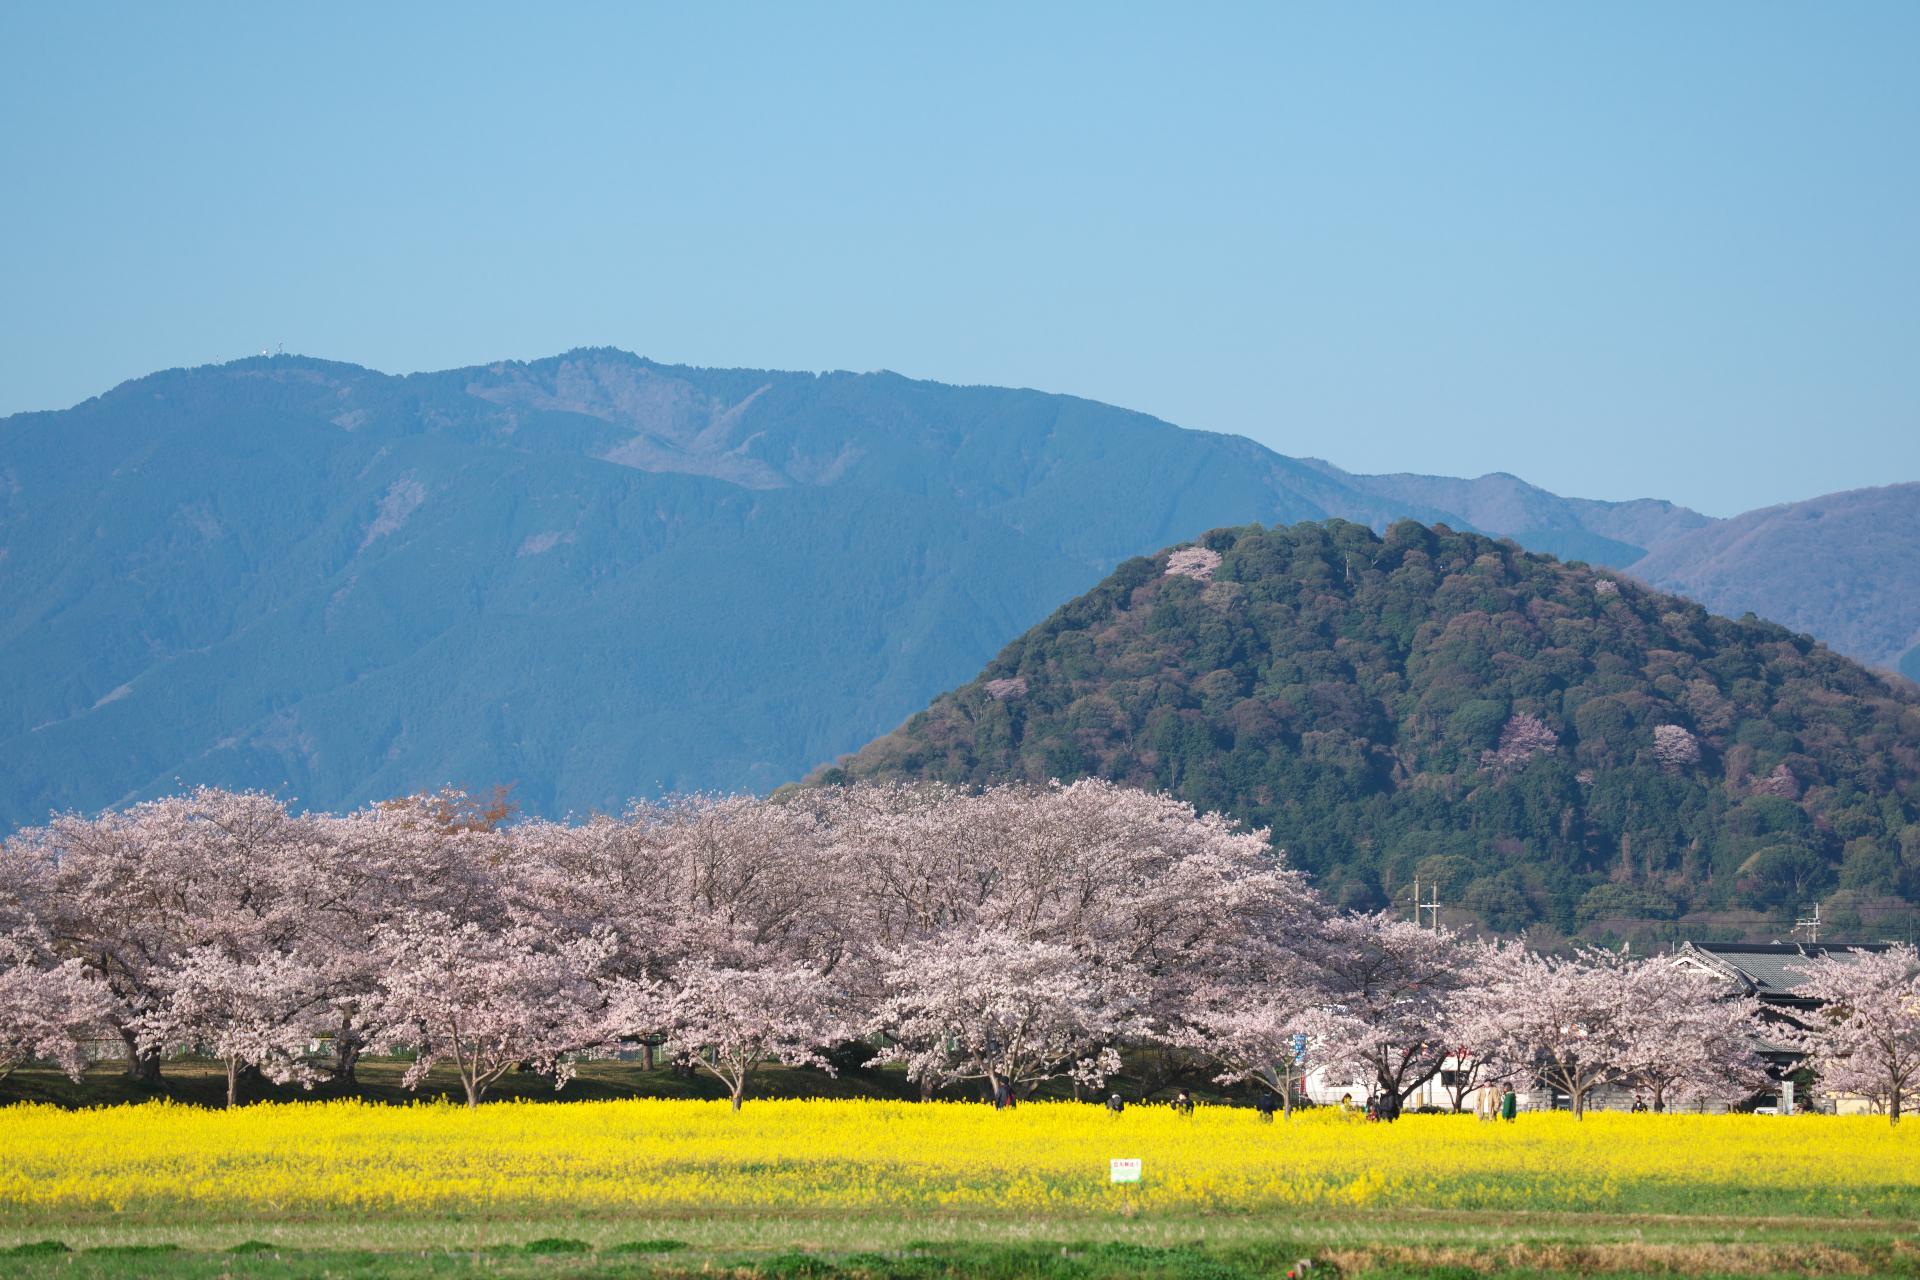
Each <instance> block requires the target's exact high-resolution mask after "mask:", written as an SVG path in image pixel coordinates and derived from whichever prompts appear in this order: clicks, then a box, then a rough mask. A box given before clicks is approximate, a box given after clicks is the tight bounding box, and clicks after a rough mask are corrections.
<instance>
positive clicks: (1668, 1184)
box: [0, 1101, 1920, 1225]
mask: <svg viewBox="0 0 1920 1280" xmlns="http://www.w3.org/2000/svg"><path fill="white" fill-rule="evenodd" d="M1114 1157H1138V1158H1140V1159H1141V1160H1143V1161H1144V1162H1145V1177H1144V1179H1143V1180H1142V1182H1141V1183H1140V1184H1139V1185H1138V1186H1137V1187H1133V1188H1128V1189H1122V1188H1119V1187H1114V1186H1111V1185H1109V1183H1108V1181H1107V1162H1108V1160H1109V1159H1111V1158H1114ZM0 1206H4V1209H0V1213H3V1214H4V1218H8V1219H14V1220H16V1221H23V1222H26V1223H29V1224H35V1225H37V1224H42V1223H48V1222H55V1221H60V1220H63V1219H73V1218H87V1217H89V1216H91V1215H92V1214H94V1213H99V1212H105V1213H108V1214H111V1215H112V1216H114V1217H115V1218H116V1219H117V1220H129V1219H133V1220H137V1219H140V1218H154V1219H164V1220H167V1221H175V1220H184V1219H190V1218H193V1217H197V1216H201V1215H206V1214H225V1213H243V1214H246V1215H249V1216H257V1217H258V1220H260V1221H261V1222H263V1223H269V1222H271V1221H272V1220H273V1219H275V1218H286V1219H293V1218H308V1217H311V1216H312V1215H314V1214H326V1213H328V1212H344V1213H364V1212H367V1211H373V1212H375V1213H384V1214H397V1215H403V1216H404V1215H410V1214H416V1213H418V1214H433V1213H443V1212H447V1211H450V1210H461V1211H467V1212H471V1211H485V1212H497V1213H502V1214H507V1213H517V1214H529V1213H539V1212H541V1211H546V1210H551V1211H557V1212H560V1213H564V1214H580V1215H589V1216H591V1215H600V1214H623V1213H624V1214H658V1213H670V1212H674V1211H680V1210H693V1209H698V1210H699V1211H701V1212H702V1213H711V1212H714V1211H744V1212H749V1213H752V1212H756V1211H761V1212H773V1213H790V1212H796V1211H828V1212H831V1211H845V1210H869V1209H872V1210H903V1209H911V1210H916V1211H926V1210H950V1211H956V1212H977V1211H992V1212H1003V1211H1011V1212H1022V1213H1030V1212H1044V1213H1046V1214H1048V1215H1067V1216H1073V1215H1086V1214H1093V1215H1105V1214H1108V1213H1112V1212H1115V1211H1118V1210H1120V1209H1121V1208H1122V1207H1123V1206H1124V1207H1126V1208H1129V1209H1132V1210H1141V1211H1149V1212H1171V1213H1192V1212H1229V1213H1231V1212H1238V1211H1256V1210H1286V1209H1289V1208H1375V1207H1378V1208H1385V1209H1415V1208H1417V1209H1454V1210H1474V1209H1502V1210H1547V1211H1561V1212H1567V1211H1571V1212H1615V1213H1618V1212H1633V1213H1702V1214H1726V1213H1738V1214H1741V1215H1757V1214H1776V1215H1795V1216H1811V1217H1836V1218H1841V1217H1859V1216H1861V1215H1864V1214H1872V1215H1874V1216H1876V1217H1878V1218H1880V1219H1882V1220H1885V1219H1887V1218H1893V1219H1902V1218H1906V1219H1911V1218H1920V1131H1916V1130H1915V1129H1914V1128H1913V1127H1912V1126H1905V1127H1901V1128H1893V1127H1890V1126H1888V1125H1887V1124H1886V1123H1885V1122H1884V1121H1880V1120H1874V1119H1871V1118H1864V1117H1863V1118H1857V1119H1856V1118H1831V1117H1806V1118H1799V1119H1785V1118H1780V1117H1771V1116H1679V1115H1622V1114H1602V1115H1595V1116H1592V1117H1590V1118H1589V1119H1588V1120H1587V1121H1585V1122H1584V1123H1575V1122H1574V1121H1573V1120H1572V1119H1571V1118H1569V1117H1567V1116H1564V1115H1559V1114H1553V1115H1530V1116H1523V1117H1521V1118H1520V1119H1519V1120H1518V1121H1517V1122H1514V1123H1512V1124H1489V1123H1482V1122H1479V1121H1476V1120H1474V1119H1472V1118H1470V1117H1461V1116H1412V1117H1408V1118H1407V1119H1405V1120H1403V1121H1402V1122H1400V1123H1398V1124H1394V1125H1375V1124H1367V1123H1364V1122H1362V1121H1358V1120H1355V1119H1351V1118H1348V1117H1346V1116H1344V1115H1342V1114H1341V1113H1338V1112H1332V1111H1323V1112H1315V1113H1309V1114H1306V1115H1302V1116H1298V1117H1295V1118H1294V1119H1292V1120H1290V1121H1288V1120H1280V1121H1275V1122H1273V1123H1262V1122H1260V1121H1259V1120H1258V1119H1257V1118H1256V1117H1255V1116H1253V1115H1252V1114H1251V1113H1250V1112H1248V1111H1246V1110H1242V1109H1229V1108H1217V1109H1203V1110H1201V1111H1200V1112H1199V1113H1198V1114H1196V1115H1194V1116H1193V1117H1191V1118H1186V1117H1182V1116H1180V1115H1178V1114H1176V1113H1174V1112H1172V1111H1170V1110H1168V1109H1164V1108H1149V1107H1136V1108H1132V1109H1130V1110H1128V1111H1127V1112H1126V1113H1125V1114H1124V1115H1121V1116H1118V1117H1114V1116H1110V1115H1108V1114H1107V1113H1106V1112H1105V1111H1103V1110H1102V1109H1099V1108H1096V1107H1092V1106H1085V1105H1080V1104H1075V1103H1042V1104H1032V1105H1029V1106H1025V1107H1021V1108H1018V1109H1017V1110H1015V1111H1013V1112H996V1111H993V1110H991V1109H988V1108H985V1107H980V1106H977V1105H959V1104H938V1103H936V1104H902V1103H890V1102H874V1101H767V1102H762V1103H759V1104H757V1105H756V1106H754V1107H751V1108H749V1109H748V1110H747V1111H745V1112H742V1113H730V1112H729V1110H728V1109H727V1107H726V1105H725V1104H724V1103H704V1102H678V1101H630V1102H606V1103H573V1104H529V1103H502V1104H499V1105H495V1106H491V1107H486V1108H482V1109H480V1110H478V1111H470V1110H468V1109H466V1108H461V1107H454V1106H446V1105H427V1106H415V1107H405V1108H393V1107H377V1106H366V1105H363V1104H359V1103H348V1102H331V1103H295V1104H272V1105H262V1106H257V1107H249V1108H246V1109H243V1110H239V1111H233V1112H226V1113H217V1112H208V1111H202V1110H198V1109H194V1108H186V1107H179V1106H172V1105H168V1104H151V1105H146V1106H138V1107H125V1108H110V1109H102V1110H94V1111H82V1112H70V1111H61V1110H57V1109H55V1108H51V1107H40V1106H25V1107H16V1108H11V1109H9V1110H7V1111H5V1112H0Z"/></svg>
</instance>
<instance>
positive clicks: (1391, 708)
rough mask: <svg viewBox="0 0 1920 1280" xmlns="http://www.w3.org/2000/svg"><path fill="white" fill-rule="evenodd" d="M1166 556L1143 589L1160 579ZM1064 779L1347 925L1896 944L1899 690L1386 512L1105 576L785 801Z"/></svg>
mask: <svg viewBox="0 0 1920 1280" xmlns="http://www.w3.org/2000/svg"><path fill="white" fill-rule="evenodd" d="M1170 564H1171V566H1172V567H1171V568H1170ZM1087 774H1099V775H1102V776H1105V777H1109V778H1114V779H1117V780H1121V781H1125V782H1129V783H1133V784H1136V785H1140V786H1147V787H1156V788H1162V789H1165V790H1168V791H1171V792H1174V793H1175V794H1177V795H1179V796H1181V797H1183V798H1185V799H1187V800H1189V801H1191V802H1192V803H1194V804H1195V805H1198V806H1200V807H1202V808H1206V809H1220V810H1224V811H1227V812H1229V813H1232V814H1235V815H1237V816H1239V817H1241V818H1243V819H1244V820H1246V821H1248V822H1250V823H1253V824H1257V825H1261V826H1270V827H1271V828H1272V829H1273V833H1274V840H1275V843H1276V844H1278V845H1281V846H1283V847H1285V848H1286V849H1287V851H1288V853H1289V855H1290V856H1291V858H1292V859H1293V861H1294V862H1295V863H1296V864H1297V865H1299V866H1302V867H1304V868H1305V869H1307V870H1308V871H1310V872H1312V873H1313V875H1314V876H1315V878H1316V880H1317V882H1318V883H1319V885H1320V887H1321V888H1322V889H1323V890H1325V891H1326V892H1327V893H1328V894H1329V895H1330V896H1331V897H1332V898H1334V899H1335V900H1336V901H1338V902H1341V903H1343V904H1346V905H1350V906H1378V905H1385V904H1388V903H1389V902H1397V903H1399V904H1401V905H1403V906H1404V905H1405V904H1407V903H1408V902H1409V901H1410V894H1411V885H1412V882H1413V881H1414V878H1415V877H1416V876H1418V877H1419V878H1420V880H1421V883H1422V885H1423V887H1428V888H1432V889H1436V890H1437V891H1438V893H1439V894H1440V896H1441V900H1442V902H1443V904H1448V905H1450V906H1452V907H1455V908H1464V909H1466V910H1468V911H1470V912H1471V913H1472V915H1473V916H1475V917H1476V918H1478V919H1479V920H1481V921H1482V922H1484V923H1486V924H1487V925H1490V926H1492V927H1495V928H1499V929H1503V930H1512V929H1519V928H1524V927H1528V926H1533V925H1537V924H1539V923H1543V922H1544V923H1546V924H1548V925H1550V926H1553V927H1556V928H1558V929H1561V930H1564V931H1568V932H1572V931H1575V930H1584V931H1586V932H1588V933H1590V934H1591V933H1613V934H1627V935H1640V936H1645V935H1647V934H1653V935H1654V936H1658V935H1659V934H1660V933H1661V932H1662V931H1663V930H1669V931H1671V930H1675V929H1678V928H1680V927H1681V926H1677V925H1673V924H1671V923H1670V922H1674V921H1676V920H1679V919H1681V918H1682V917H1686V921H1685V926H1684V927H1685V929H1686V931H1687V932H1690V933H1693V934H1695V935H1698V934H1701V933H1703V932H1723V933H1729V934H1732V933H1755V932H1762V933H1765V932H1768V931H1775V932H1779V931H1782V930H1783V929H1784V927H1785V926H1787V925H1790V924H1791V919H1790V917H1791V916H1792V914H1793V913H1794V912H1796V911H1799V910H1803V909H1805V908H1806V907H1808V906H1811V905H1812V904H1813V903H1815V902H1819V901H1822V900H1824V906H1825V916H1826V920H1827V925H1828V929H1829V931H1830V932H1831V931H1832V930H1834V929H1839V930H1842V931H1848V930H1850V931H1853V932H1864V933H1867V934H1870V935H1872V936H1879V935H1880V934H1882V933H1889V932H1893V933H1902V932H1904V931H1905V930H1907V929H1910V928H1911V927H1912V926H1913V919H1914V917H1913V915H1912V912H1911V910H1910V907H1909V906H1908V905H1907V904H1910V903H1912V902H1913V901H1914V900H1916V899H1920V693H1917V692H1916V690H1915V689H1914V688H1913V687H1912V686H1911V685H1908V684H1906V683H1904V682H1902V681H1899V680H1898V679H1897V678H1890V677H1886V676H1882V675H1880V674H1877V673H1874V672H1871V671H1868V670H1867V669H1865V668H1863V667H1861V666H1860V665H1858V664H1856V663H1854V662H1853V661H1851V660H1849V659H1846V658H1843V657H1840V656H1839V655H1837V654H1835V653H1833V652H1831V651H1830V650H1828V649H1826V648H1825V647H1823V646H1821V645H1820V644H1818V643H1816V642H1815V641H1813V640H1812V639H1810V638H1808V637H1806V636H1801V635H1796V634H1793V633H1791V632H1789V631H1787V630H1785V629H1783V628H1781V627H1779V626H1776V625H1773V624H1771V623H1766V622H1760V621H1756V620H1754V619H1753V618H1752V617H1747V618H1745V619H1742V620H1740V621H1729V620H1727V619H1724V618H1718V617H1714V616H1711V615H1709V614H1708V613H1707V612H1706V611H1705V610H1704V609H1703V608H1701V607H1700V606H1699V605H1696V604H1694V603H1692V602H1690V601H1688V600H1685V599H1682V598H1680V597H1677V596H1670V595H1663V594H1660V593H1658V592H1654V591H1651V590H1648V589H1647V588H1645V587H1643V586H1641V585H1639V584H1638V583H1636V582H1634V581H1633V580H1631V579H1629V578H1626V577H1624V576H1623V575H1620V574H1618V573H1615V572H1611V571H1605V570H1596V569H1592V568H1589V567H1587V566H1586V565H1583V564H1580V563H1578V562H1573V563H1566V564H1563V563H1561V562H1559V561H1557V560H1554V559H1552V558H1550V557H1545V556H1539V555H1533V554H1529V553H1526V552H1524V551H1522V550H1520V549H1519V548H1518V547H1517V546H1515V545H1514V544H1512V543H1510V542H1499V541H1494V540H1492V539H1490V538H1486V537H1482V536H1479V535H1476V534H1467V533H1458V532H1454V531H1452V530H1450V529H1448V528H1446V527H1445V526H1436V527H1433V528H1428V527H1426V526H1423V525H1420V524H1418V523H1415V522H1412V521H1404V522H1401V523H1398V524H1395V525H1393V526H1392V527H1391V528H1390V529H1389V530H1388V531H1387V533H1386V534H1385V536H1384V537H1383V536H1380V535H1377V534H1375V533H1374V532H1372V531H1371V530H1370V529H1368V528H1366V527H1364V526H1361V525H1357V524H1351V523H1347V522H1344V521H1339V520H1335V521H1330V522H1327V523H1313V524H1300V525H1295V526H1293V527H1290V528H1273V529H1265V528H1261V527H1259V526H1257V525H1256V526H1249V527H1246V528H1237V529H1224V530H1218V531H1215V532H1213V533H1209V534H1207V535H1206V536H1205V537H1203V538H1202V539H1200V541H1199V542H1198V543H1197V544H1190V545H1189V546H1188V547H1186V548H1184V549H1174V550H1173V551H1171V552H1167V551H1163V552H1161V553H1160V554H1158V555H1156V556H1153V557H1151V558H1140V559H1134V560H1129V561H1127V562H1126V563H1125V564H1123V565H1121V566H1120V568H1119V569H1118V570H1117V571H1116V572H1115V573H1114V574H1113V575H1112V576H1110V577H1109V578H1107V579H1106V580H1105V581H1104V582H1102V583H1101V584H1100V585H1099V586H1098V587H1096V588H1095V589H1094V590H1092V591H1091V592H1088V593H1087V594H1086V595H1083V596H1081V597H1079V598H1078V599H1076V600H1074V601H1072V602H1071V603H1069V604H1067V605H1066V606H1064V607H1063V608H1061V609H1060V610H1058V611H1057V612H1056V613H1055V614H1054V615H1053V616H1052V617H1050V618H1048V619H1047V620H1046V621H1045V622H1043V623H1042V624H1040V625H1039V626H1037V627H1035V628H1033V629H1032V630H1031V631H1029V632H1027V633H1026V634H1025V635H1024V636H1022V637H1020V638H1019V639H1018V640H1016V641H1014V642H1013V643H1012V644H1010V645H1008V646H1007V647H1006V649H1005V650H1003V651H1002V652H1001V654H1000V656H999V657H997V658H996V659H994V661H993V662H992V663H990V664H989V665H988V667H987V668H986V670H985V671H984V672H982V673H981V675H980V676H979V678H978V679H976V680H974V681H973V682H972V683H970V684H967V685H965V686H963V687H961V688H959V689H957V690H955V691H953V692H951V693H948V694H945V695H942V696H941V697H940V698H938V699H937V700H936V701H934V703H933V704H932V705H931V706H930V707H929V708H928V709H927V710H926V711H924V712H921V713H920V714H918V715H915V716H914V717H913V718H912V719H910V720H909V721H907V722H906V724H905V725H903V726H902V727H901V728H900V729H899V730H897V731H895V732H894V733H892V734H890V735H888V736H886V737H883V738H881V739H879V740H877V741H875V742H874V743H872V744H870V745H869V746H867V747H866V748H865V749H863V750H862V751H860V752H859V753H858V754H856V755H854V756H851V757H848V758H846V759H844V760H842V761H841V762H840V764H839V765H837V766H835V767H833V768H831V769H826V770H822V771H820V772H818V773H817V774H816V775H815V778H816V780H825V781H832V780H836V779H840V778H845V777H859V778H939V779H945V780H949V781H955V782H968V783H984V782H989V781H995V780H1000V779H1005V778H1009V777H1024V778H1035V779H1037V778H1047V777H1056V778H1062V779H1070V778H1074V777H1078V776H1082V775H1087Z"/></svg>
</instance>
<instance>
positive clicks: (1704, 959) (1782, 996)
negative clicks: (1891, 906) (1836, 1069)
mask: <svg viewBox="0 0 1920 1280" xmlns="http://www.w3.org/2000/svg"><path fill="white" fill-rule="evenodd" d="M1887 946H1888V944H1887V943H1884V942H1820V943H1813V942H1686V943H1682V944H1681V945H1680V949H1679V950H1678V951H1676V952H1675V953H1674V956H1675V958H1676V959H1681V960H1691V961H1693V962H1694V963H1696V964H1698V965H1699V966H1700V967H1702V968H1705V969H1710V970H1713V971H1715V972H1718V973H1722V974H1725V975H1726V976H1727V977H1729V978H1731V979H1733V980H1734V981H1735V982H1738V983H1739V984H1740V985H1741V986H1743V987H1744V988H1745V989H1746V990H1747V991H1749V992H1751V993H1752V994H1754V995H1757V996H1759V997H1760V998H1761V999H1762V1000H1766V999H1769V998H1771V999H1775V1000H1798V999H1805V997H1803V996H1800V995H1799V994H1798V992H1799V990H1800V988H1801V987H1803V986H1805V985H1806V982H1807V975H1806V974H1804V973H1801V972H1799V970H1800V969H1801V968H1802V967H1804V966H1805V965H1806V964H1807V962H1808V961H1810V960H1817V959H1819V958H1820V957H1822V956H1836V957H1839V958H1841V959H1847V958H1850V957H1853V956H1857V955H1864V954H1867V953H1870V952H1876V951H1885V950H1886V949H1887Z"/></svg>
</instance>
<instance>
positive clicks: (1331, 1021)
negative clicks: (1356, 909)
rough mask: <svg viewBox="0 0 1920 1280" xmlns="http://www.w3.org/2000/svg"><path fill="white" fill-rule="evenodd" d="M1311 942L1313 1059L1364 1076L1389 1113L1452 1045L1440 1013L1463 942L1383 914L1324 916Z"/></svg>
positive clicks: (1463, 960)
mask: <svg viewBox="0 0 1920 1280" xmlns="http://www.w3.org/2000/svg"><path fill="white" fill-rule="evenodd" d="M1318 946H1319V948H1320V953H1319V957H1318V964H1319V971H1320V986H1321V989H1320V998H1321V1005H1320V1007H1318V1008H1317V1009H1315V1010H1314V1011H1313V1012H1312V1013H1311V1015H1310V1016H1309V1019H1308V1021H1309V1023H1310V1026H1309V1031H1310V1033H1311V1034H1312V1038H1313V1043H1314V1050H1313V1053H1314V1059H1315V1062H1316V1064H1318V1065H1325V1066H1328V1067H1331V1068H1334V1069H1336V1070H1339V1069H1344V1070H1347V1071H1350V1072H1352V1073H1354V1075H1355V1077H1356V1078H1360V1079H1365V1080H1368V1081H1370V1082H1371V1087H1372V1089H1373V1091H1374V1092H1375V1095H1376V1097H1377V1098H1378V1100H1379V1105H1380V1108H1381V1111H1382V1113H1383V1114H1384V1115H1385V1116H1386V1118H1388V1119H1393V1118H1395V1117H1397V1116H1398V1115H1399V1114H1400V1108H1401V1106H1402V1105H1404V1104H1405V1102H1406V1100H1407V1096H1408V1095H1409V1094H1411V1093H1412V1092H1413V1091H1414V1090H1415V1089H1417V1088H1419V1087H1420V1086H1421V1085H1422V1084H1424V1083H1426V1082H1427V1081H1428V1080H1431V1079H1432V1078H1433V1076H1434V1074H1435V1073H1436V1072H1438V1071H1439V1070H1440V1068H1441V1065H1442V1064H1443V1063H1445V1061H1446V1060H1447V1057H1448V1056H1449V1055H1450V1054H1451V1053H1452V1051H1453V1039H1454V1037H1453V1036H1452V1034H1451V1033H1450V1029H1449V1027H1448V1018H1449V1015H1450V1013H1451V1012H1452V1010H1453V1007H1454V1006H1453V1004H1452V997H1453V995H1454V993H1455V992H1457V991H1459V990H1460V989H1461V988H1462V987H1463V986H1465V984H1466V981H1467V971H1468V952H1467V947H1466V943H1465V942H1464V941H1463V940H1461V939H1460V938H1459V937H1458V936H1456V935H1454V934H1451V933H1447V932H1445V931H1442V930H1435V929H1423V928H1421V927H1419V926H1418V925H1415V924H1413V923H1412V922H1410V921H1406V920H1396V919H1394V918H1393V917H1391V916H1388V915H1384V914H1381V915H1359V916H1341V917H1337V918H1335V919H1333V920H1330V921H1327V922H1326V924H1325V925H1324V926H1323V927H1322V930H1321V936H1320V938H1319V939H1318Z"/></svg>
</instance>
